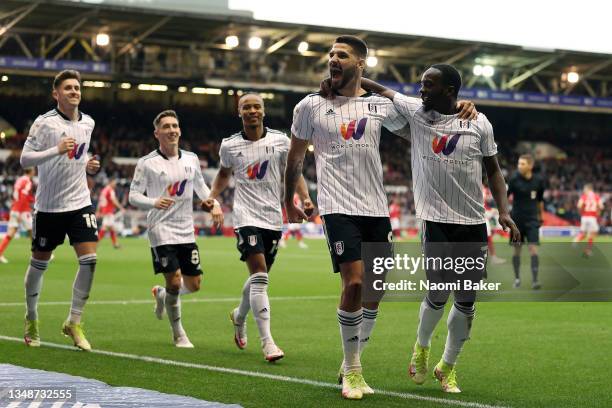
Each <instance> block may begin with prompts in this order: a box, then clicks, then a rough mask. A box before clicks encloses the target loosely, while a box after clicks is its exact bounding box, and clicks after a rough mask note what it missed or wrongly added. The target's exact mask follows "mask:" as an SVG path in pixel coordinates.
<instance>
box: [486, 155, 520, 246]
mask: <svg viewBox="0 0 612 408" xmlns="http://www.w3.org/2000/svg"><path fill="white" fill-rule="evenodd" d="M483 162H484V166H485V170H486V172H487V178H488V179H489V187H490V188H491V194H492V195H493V199H494V200H495V203H496V204H497V209H498V210H499V224H500V225H501V226H502V228H503V229H504V231H510V236H511V237H512V241H513V242H519V241H520V239H521V234H520V233H519V230H518V228H517V227H516V224H515V223H514V221H513V220H512V218H511V217H510V210H509V209H508V208H509V206H508V193H507V192H506V182H505V181H504V176H503V175H502V171H501V168H500V167H499V163H498V161H497V156H489V157H484V158H483Z"/></svg>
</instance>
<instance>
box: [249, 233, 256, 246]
mask: <svg viewBox="0 0 612 408" xmlns="http://www.w3.org/2000/svg"><path fill="white" fill-rule="evenodd" d="M249 245H250V246H255V245H257V235H249Z"/></svg>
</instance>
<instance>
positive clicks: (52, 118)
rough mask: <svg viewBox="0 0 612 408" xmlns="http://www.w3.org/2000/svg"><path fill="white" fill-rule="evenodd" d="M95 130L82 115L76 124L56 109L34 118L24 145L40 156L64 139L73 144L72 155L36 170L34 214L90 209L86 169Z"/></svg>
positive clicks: (41, 165) (39, 166)
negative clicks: (72, 140)
mask: <svg viewBox="0 0 612 408" xmlns="http://www.w3.org/2000/svg"><path fill="white" fill-rule="evenodd" d="M94 126H95V122H94V120H93V119H92V118H91V116H89V115H86V114H84V113H81V112H79V120H78V121H76V122H75V121H72V120H70V119H68V117H66V115H64V114H63V113H62V112H60V111H59V110H57V109H53V110H51V111H49V112H47V113H45V114H44V115H40V116H39V117H37V118H36V120H35V121H34V123H33V124H32V127H31V128H30V134H29V135H28V138H27V139H26V141H25V144H26V146H28V147H29V148H30V149H32V150H35V151H38V152H40V151H44V150H47V149H50V148H52V147H54V146H57V144H58V143H59V142H60V139H63V138H66V137H73V138H74V139H75V140H76V145H75V147H74V149H73V150H72V151H70V152H68V153H66V154H62V155H57V156H54V157H52V158H50V159H49V160H47V161H45V162H44V163H42V164H39V165H38V166H37V168H38V187H37V189H36V202H35V204H34V207H35V208H36V210H38V211H42V212H66V211H73V210H78V209H81V208H84V207H87V206H88V205H91V197H90V193H89V188H88V186H87V174H86V173H85V168H86V166H87V161H88V160H89V157H88V155H87V150H88V149H89V144H90V141H91V132H93V129H94Z"/></svg>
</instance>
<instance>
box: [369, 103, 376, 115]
mask: <svg viewBox="0 0 612 408" xmlns="http://www.w3.org/2000/svg"><path fill="white" fill-rule="evenodd" d="M368 110H369V111H370V112H371V113H378V106H377V105H374V104H373V103H368Z"/></svg>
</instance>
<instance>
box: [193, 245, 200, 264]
mask: <svg viewBox="0 0 612 408" xmlns="http://www.w3.org/2000/svg"><path fill="white" fill-rule="evenodd" d="M191 263H192V264H194V265H197V264H199V263H200V254H199V253H198V250H197V249H194V250H193V251H191Z"/></svg>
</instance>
